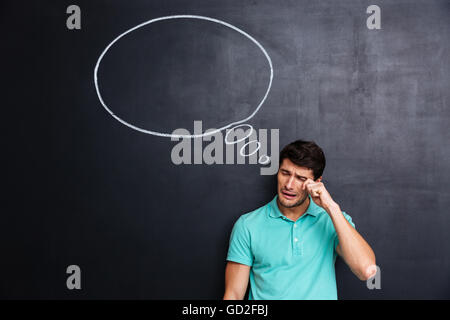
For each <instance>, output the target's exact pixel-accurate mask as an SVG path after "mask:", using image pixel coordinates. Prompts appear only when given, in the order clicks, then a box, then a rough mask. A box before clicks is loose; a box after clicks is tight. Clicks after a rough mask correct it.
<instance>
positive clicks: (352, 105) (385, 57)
mask: <svg viewBox="0 0 450 320" xmlns="http://www.w3.org/2000/svg"><path fill="white" fill-rule="evenodd" d="M70 4H73V3H72V2H68V1H39V2H38V1H33V2H32V1H29V2H28V3H23V2H20V3H19V2H16V1H8V2H7V3H2V4H1V5H0V10H1V11H0V12H1V13H0V15H1V19H0V27H1V30H2V40H1V44H2V50H1V57H2V105H1V106H2V112H3V116H2V128H3V130H2V131H3V132H4V133H3V134H2V140H4V142H5V143H2V162H3V179H2V181H3V187H4V191H3V192H2V195H3V196H2V209H1V223H0V228H1V232H0V249H1V253H2V258H1V263H0V271H1V275H2V279H1V280H0V284H1V286H0V296H1V297H2V298H8V299H14V298H22V299H23V298H25V299H29V298H31V299H46V298H64V299H71V298H83V299H93V298H101V299H108V298H125V299H142V298H146V299H171V298H173V299H200V298H204V299H220V298H221V297H222V294H223V289H224V285H223V282H224V268H225V256H226V251H227V246H228V239H229V235H230V232H231V228H232V226H233V223H234V222H235V220H236V219H237V218H238V217H239V216H240V215H241V214H243V213H245V212H249V211H251V210H253V209H256V208H257V207H259V206H261V205H264V204H265V203H267V202H268V201H270V200H271V199H272V197H273V195H274V193H275V176H263V175H260V167H259V166H258V165H237V164H236V165H211V166H208V165H181V166H176V165H174V164H173V163H172V162H171V158H170V152H171V149H172V147H173V146H174V145H175V142H172V141H170V139H168V138H162V137H156V136H151V135H147V134H143V133H140V132H137V131H134V130H132V129H130V128H128V127H126V126H124V125H122V124H120V123H119V122H118V121H116V120H114V119H113V118H112V117H111V116H110V115H109V114H108V113H107V112H106V111H105V109H104V108H103V107H102V106H101V104H100V102H99V100H98V98H97V95H96V92H95V87H94V81H93V73H94V67H95V64H96V62H97V59H98V57H99V55H100V54H101V52H102V51H103V49H104V48H105V47H106V46H107V45H108V43H110V42H111V41H112V40H113V39H114V38H115V37H117V36H118V35H119V34H121V33H122V32H124V31H126V30H127V29H129V28H131V27H133V26H135V25H137V24H139V23H142V22H144V21H147V20H150V19H153V18H157V17H161V16H167V15H174V14H195V15H203V16H208V17H213V18H216V19H220V20H223V21H226V22H228V23H231V24H233V25H235V26H236V27H238V28H240V29H242V30H244V31H245V32H247V33H249V34H250V35H252V36H253V37H254V38H255V39H257V40H258V41H259V42H260V43H261V44H262V45H263V46H264V47H265V48H266V50H267V52H268V54H269V55H270V57H271V58H272V61H273V66H274V81H273V86H272V90H271V92H270V94H269V96H268V98H267V100H266V102H265V104H264V105H263V106H262V107H261V109H260V111H259V112H258V113H257V114H256V115H255V117H254V118H253V119H251V120H250V121H249V123H250V124H252V125H253V126H254V127H255V128H256V129H260V128H265V129H272V128H278V129H280V147H282V146H284V145H285V144H287V143H289V142H291V141H293V140H295V139H298V138H303V139H309V140H314V141H316V142H317V143H318V144H319V145H320V146H321V147H322V148H323V149H324V151H325V154H326V157H327V168H326V169H325V174H324V178H325V183H326V186H327V188H328V189H329V191H330V193H331V195H332V196H333V198H334V199H335V200H336V202H338V203H339V204H340V206H341V208H342V209H343V210H344V211H346V212H347V213H348V214H350V215H351V216H352V218H353V221H354V222H355V224H356V227H357V229H358V230H359V231H360V232H361V234H362V235H363V236H364V237H365V238H366V240H367V241H368V242H369V243H370V244H371V246H372V248H373V249H374V251H375V253H376V256H377V264H378V265H379V266H380V268H381V286H382V289H381V290H368V289H367V288H366V284H365V283H364V282H360V281H359V280H358V279H357V278H356V277H355V276H353V275H352V274H351V272H350V271H349V270H348V268H347V267H346V266H345V265H344V263H343V262H342V261H339V262H338V263H337V277H338V294H339V298H341V299H355V298H356V299H408V298H412V299H417V298H424V299H449V298H450V233H449V229H450V215H449V210H448V208H449V207H450V196H449V185H450V170H449V169H450V168H449V167H450V161H449V160H450V149H449V145H448V141H449V140H450V130H449V124H450V108H449V98H450V96H449V95H450V94H449V92H450V90H449V87H450V75H449V70H450V68H449V67H450V64H449V60H450V58H449V57H450V50H449V47H450V19H449V17H450V3H449V1H377V2H376V4H377V5H379V6H380V7H381V19H382V29H381V30H368V29H367V27H366V19H367V17H368V14H366V8H367V7H368V6H369V5H371V4H373V3H372V2H369V1H356V0H355V1H279V0H277V1H242V0H239V1H235V0H230V1H211V0H208V1H206V0H205V1H77V2H76V3H74V4H77V5H79V6H80V8H81V14H82V29H81V30H76V31H70V30H68V29H67V28H66V19H67V17H68V15H67V14H66V8H67V6H69V5H70ZM267 68H268V66H267V62H266V61H265V58H264V56H263V55H262V52H261V51H259V50H258V49H257V48H256V47H255V45H254V44H252V43H251V42H249V41H248V40H246V39H245V38H244V37H242V36H241V35H239V34H237V33H236V32H234V31H232V30H230V29H226V28H224V27H221V26H220V25H215V24H212V23H208V22H204V21H170V22H169V21H166V22H161V23H160V24H153V25H149V26H148V27H145V28H142V29H139V31H136V33H133V35H130V37H127V38H124V41H123V42H120V44H119V43H118V46H117V47H114V48H113V49H112V50H111V54H108V55H106V56H105V61H104V64H102V65H101V67H100V74H99V77H100V83H101V85H102V86H103V88H104V91H102V93H104V94H105V99H106V100H107V103H111V106H112V108H113V109H114V110H115V112H117V114H118V115H120V116H123V117H124V118H126V119H127V120H129V121H130V122H131V121H133V122H135V123H137V124H139V125H141V126H145V127H146V128H147V129H153V130H156V131H158V130H166V131H168V132H171V131H172V130H173V129H175V128H187V129H189V130H191V131H192V125H193V121H194V120H203V127H204V128H211V127H217V126H219V125H225V124H227V121H228V120H229V119H232V120H238V119H241V118H244V117H246V116H248V115H249V113H251V111H252V108H254V107H255V104H257V103H258V101H259V100H260V99H261V96H262V95H263V94H264V91H265V90H266V87H267V81H268V69H267ZM71 264H76V265H79V266H80V267H81V270H82V290H80V291H70V290H68V289H67V288H66V277H67V276H68V275H66V273H65V270H66V268H67V266H68V265H71Z"/></svg>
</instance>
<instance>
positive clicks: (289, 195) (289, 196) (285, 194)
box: [281, 190, 297, 200]
mask: <svg viewBox="0 0 450 320" xmlns="http://www.w3.org/2000/svg"><path fill="white" fill-rule="evenodd" d="M281 194H282V195H283V197H285V198H286V199H288V200H292V199H294V198H295V197H296V196H297V194H296V193H293V192H289V191H285V190H281Z"/></svg>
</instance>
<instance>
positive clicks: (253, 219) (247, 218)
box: [238, 202, 270, 226]
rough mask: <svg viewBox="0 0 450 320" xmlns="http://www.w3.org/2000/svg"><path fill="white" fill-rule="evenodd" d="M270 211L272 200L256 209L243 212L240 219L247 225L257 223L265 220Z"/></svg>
mask: <svg viewBox="0 0 450 320" xmlns="http://www.w3.org/2000/svg"><path fill="white" fill-rule="evenodd" d="M269 211H270V202H269V203H266V204H265V205H262V206H260V207H259V208H257V209H255V210H252V211H250V212H247V213H244V214H242V215H241V216H240V217H239V219H238V220H239V221H241V222H242V223H243V224H245V225H247V226H250V225H255V224H257V223H258V222H263V221H264V220H265V219H266V217H267V216H268V215H269Z"/></svg>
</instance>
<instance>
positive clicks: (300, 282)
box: [227, 195, 355, 300]
mask: <svg viewBox="0 0 450 320" xmlns="http://www.w3.org/2000/svg"><path fill="white" fill-rule="evenodd" d="M277 197H278V195H276V196H275V197H274V198H273V200H272V201H271V202H269V203H268V204H266V205H265V206H263V207H261V208H258V209H256V210H254V211H252V212H249V213H246V214H244V215H242V216H241V217H239V219H238V220H237V221H236V223H235V224H234V227H233V230H232V232H231V237H230V245H229V249H228V255H227V260H228V261H234V262H237V263H241V264H245V265H247V266H250V267H251V269H250V291H249V300H282V299H287V300H297V299H301V300H303V299H314V300H324V299H326V300H336V299H337V288H336V275H335V270H334V264H335V261H336V257H337V252H336V247H337V245H338V237H337V233H336V230H335V229H334V225H333V222H332V221H331V218H330V216H329V215H328V213H327V212H326V211H325V210H324V209H323V208H321V207H319V206H318V205H316V204H315V203H314V201H312V200H311V196H310V197H309V198H310V204H309V206H308V209H307V210H306V212H305V213H304V214H303V215H302V216H301V217H300V218H299V219H297V221H293V220H290V219H288V218H287V217H285V216H284V215H283V214H282V213H281V212H280V209H279V208H278V205H277ZM342 214H343V215H344V216H345V218H346V219H347V221H348V222H349V223H350V224H351V225H352V226H353V227H355V225H354V223H353V222H352V218H351V217H350V216H349V215H348V214H346V213H345V212H342Z"/></svg>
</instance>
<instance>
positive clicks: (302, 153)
mask: <svg viewBox="0 0 450 320" xmlns="http://www.w3.org/2000/svg"><path fill="white" fill-rule="evenodd" d="M286 158H287V159H289V160H291V161H292V162H293V163H294V164H296V165H297V166H299V167H306V168H309V169H312V171H313V175H314V180H316V179H318V178H319V177H320V176H321V175H322V173H323V170H324V169H325V163H326V162H325V155H324V153H323V151H322V149H321V148H320V147H319V146H318V145H317V144H316V143H315V142H314V141H303V140H297V141H294V142H291V143H290V144H288V145H287V146H285V147H284V148H283V150H281V152H280V167H281V164H282V163H283V160H284V159H286Z"/></svg>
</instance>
